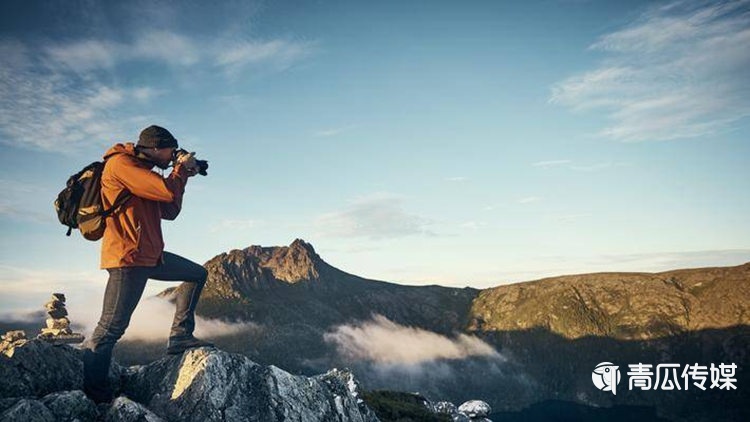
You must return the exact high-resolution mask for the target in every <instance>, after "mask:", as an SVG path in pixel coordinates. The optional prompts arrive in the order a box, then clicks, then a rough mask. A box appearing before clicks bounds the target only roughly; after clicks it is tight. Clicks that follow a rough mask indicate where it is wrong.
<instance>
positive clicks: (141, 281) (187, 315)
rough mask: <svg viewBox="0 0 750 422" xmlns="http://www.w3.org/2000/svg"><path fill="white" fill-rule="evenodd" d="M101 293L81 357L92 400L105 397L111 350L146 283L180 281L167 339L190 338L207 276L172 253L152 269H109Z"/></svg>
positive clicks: (85, 383) (126, 324) (126, 326)
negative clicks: (99, 309) (94, 323)
mask: <svg viewBox="0 0 750 422" xmlns="http://www.w3.org/2000/svg"><path fill="white" fill-rule="evenodd" d="M107 271H109V281H108V282H107V288H106V290H105V291H104V305H103V306H102V316H101V318H100V319H99V323H98V324H97V326H96V329H95V330H94V334H93V335H92V336H91V339H90V340H89V342H88V345H87V349H86V350H85V351H84V356H83V379H84V389H85V390H86V392H87V394H89V395H90V396H93V397H92V398H97V397H99V398H102V399H103V400H104V399H105V398H104V397H105V396H106V395H107V394H108V391H109V390H108V388H107V374H108V372H109V365H110V363H111V360H112V349H113V348H114V346H115V343H117V340H119V339H120V337H122V335H123V334H124V333H125V329H126V328H128V324H129V323H130V317H131V316H132V315H133V311H134V310H135V307H136V305H138V301H139V300H140V299H141V295H142V294H143V290H144V289H145V288H146V281H147V280H148V279H149V278H150V279H154V280H162V281H183V282H184V283H182V285H180V287H179V288H178V289H176V290H175V294H176V296H175V304H176V309H175V314H174V320H173V321H172V329H171V332H170V334H169V336H170V338H173V337H183V336H190V335H192V334H193V329H195V307H196V305H197V304H198V299H199V298H200V294H201V290H203V285H204V284H206V277H207V276H208V273H207V272H206V269H205V268H203V267H202V266H201V265H198V264H196V263H195V262H193V261H190V260H188V259H185V258H183V257H181V256H178V255H175V254H173V253H169V252H164V260H163V262H162V263H160V264H159V265H157V266H155V267H122V268H110V269H108V270H107Z"/></svg>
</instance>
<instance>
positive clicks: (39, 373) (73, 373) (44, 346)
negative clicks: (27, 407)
mask: <svg viewBox="0 0 750 422" xmlns="http://www.w3.org/2000/svg"><path fill="white" fill-rule="evenodd" d="M81 355H82V353H81V351H80V350H76V349H74V348H72V347H70V346H65V345H62V346H54V345H52V344H49V343H46V342H44V341H40V340H19V341H17V342H15V343H12V344H11V345H9V346H7V347H5V348H3V349H2V350H0V379H1V380H2V382H0V398H3V397H22V396H36V397H42V396H45V395H47V394H50V393H54V392H59V391H66V390H80V389H81V387H82V386H83V362H82V361H81Z"/></svg>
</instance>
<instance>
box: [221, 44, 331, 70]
mask: <svg viewBox="0 0 750 422" xmlns="http://www.w3.org/2000/svg"><path fill="white" fill-rule="evenodd" d="M317 45H318V44H317V42H313V41H291V40H281V39H278V40H270V41H255V40H251V41H244V42H236V43H233V44H230V45H226V46H225V45H221V46H220V47H218V46H217V47H218V48H217V47H214V48H215V49H216V50H217V53H218V54H217V55H216V64H217V65H219V66H221V67H223V68H225V69H226V70H228V71H229V72H232V73H236V72H238V71H240V70H242V69H243V68H244V67H246V66H249V65H255V64H259V63H271V64H273V65H274V66H276V67H278V68H279V69H286V68H288V67H289V66H291V65H292V64H293V63H294V62H296V61H298V60H301V59H304V58H306V57H308V56H310V55H312V54H313V53H314V52H315V50H316V49H317Z"/></svg>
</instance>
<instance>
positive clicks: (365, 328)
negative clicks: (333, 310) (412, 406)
mask: <svg viewBox="0 0 750 422" xmlns="http://www.w3.org/2000/svg"><path fill="white" fill-rule="evenodd" d="M324 339H325V340H326V341H327V342H330V343H332V344H334V345H335V346H336V348H337V350H338V352H339V354H341V355H343V356H345V357H347V358H350V359H355V360H359V359H364V360H369V361H372V362H377V363H384V364H407V365H408V364H419V363H424V362H430V361H435V360H438V359H464V358H467V357H470V356H492V357H498V358H499V357H500V354H499V353H498V352H497V351H496V350H495V349H494V348H493V347H492V346H490V345H489V344H487V343H485V342H483V341H482V340H480V339H478V338H476V337H474V336H468V335H466V334H459V335H458V336H457V337H456V338H448V337H446V336H443V335H440V334H437V333H433V332H431V331H427V330H423V329H420V328H415V327H406V326H403V325H400V324H396V323H395V322H393V321H391V320H389V319H388V318H386V317H384V316H382V315H374V316H373V318H372V319H371V320H369V321H364V322H361V323H358V324H345V325H339V326H337V327H335V328H334V329H332V330H331V331H329V332H328V333H326V334H325V335H324Z"/></svg>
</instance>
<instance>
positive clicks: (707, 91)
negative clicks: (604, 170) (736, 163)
mask: <svg viewBox="0 0 750 422" xmlns="http://www.w3.org/2000/svg"><path fill="white" fill-rule="evenodd" d="M748 4H750V3H749V2H748V1H747V0H739V1H723V2H704V1H679V2H675V3H671V4H669V5H666V6H659V7H653V8H650V9H648V10H647V11H646V12H645V13H643V14H642V15H641V16H640V17H639V18H638V19H637V20H635V21H634V22H632V23H630V24H629V25H626V26H625V27H624V28H622V29H620V30H618V31H615V32H612V33H609V34H606V35H604V36H602V37H600V38H599V40H597V41H596V42H594V43H593V44H592V45H591V47H590V48H591V49H592V50H596V51H601V52H604V53H605V54H606V58H605V59H604V60H603V61H602V62H601V63H600V65H599V66H598V67H597V68H595V69H593V70H590V71H587V72H584V73H582V74H579V75H575V76H572V77H570V78H568V79H566V80H564V81H562V82H559V83H558V84H556V85H555V86H554V87H553V88H552V95H551V98H550V102H552V103H556V104H561V105H565V106H568V107H570V108H572V109H573V110H575V111H587V110H588V111H590V110H605V112H606V113H607V116H608V117H609V119H610V120H611V121H612V123H611V125H610V126H608V127H606V128H604V129H603V130H602V131H601V132H600V135H601V136H604V137H607V138H611V139H615V140H619V141H624V142H637V141H656V140H671V139H679V138H690V137H697V136H703V135H708V134H715V133H718V132H721V131H724V130H727V129H729V128H731V127H732V125H733V124H734V123H735V122H737V121H738V120H739V119H742V118H745V117H747V116H749V115H750V97H748V95H747V93H748V91H749V90H750V78H747V76H746V75H745V74H746V71H747V69H748V68H750V49H748V48H747V47H746V46H747V45H750V17H749V16H750V15H748Z"/></svg>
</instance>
